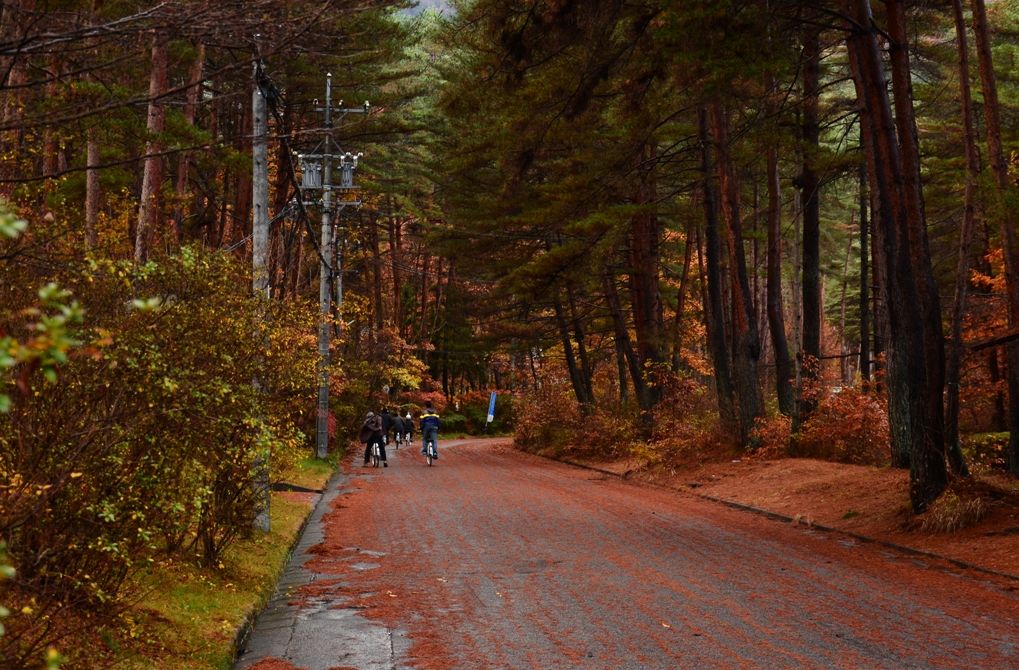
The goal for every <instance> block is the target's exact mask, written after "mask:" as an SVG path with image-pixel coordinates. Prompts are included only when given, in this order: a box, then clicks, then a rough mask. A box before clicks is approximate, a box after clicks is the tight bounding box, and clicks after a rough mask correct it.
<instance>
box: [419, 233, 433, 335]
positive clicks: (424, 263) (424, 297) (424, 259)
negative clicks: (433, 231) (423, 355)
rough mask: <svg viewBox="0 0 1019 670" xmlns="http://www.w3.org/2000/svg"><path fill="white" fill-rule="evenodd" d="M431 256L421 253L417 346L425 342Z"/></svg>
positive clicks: (425, 251) (424, 251)
mask: <svg viewBox="0 0 1019 670" xmlns="http://www.w3.org/2000/svg"><path fill="white" fill-rule="evenodd" d="M430 260H431V256H429V255H428V251H427V250H423V251H422V252H421V321H420V327H419V329H418V344H424V342H425V329H426V326H425V324H427V323H428V266H429V261H430Z"/></svg>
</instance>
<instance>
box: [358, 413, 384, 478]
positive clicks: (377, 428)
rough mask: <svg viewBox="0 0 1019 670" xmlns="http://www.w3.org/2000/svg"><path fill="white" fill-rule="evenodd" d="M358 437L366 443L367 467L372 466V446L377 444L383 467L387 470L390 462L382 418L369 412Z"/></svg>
mask: <svg viewBox="0 0 1019 670" xmlns="http://www.w3.org/2000/svg"><path fill="white" fill-rule="evenodd" d="M357 437H358V439H360V440H361V442H362V443H364V464H365V466H368V465H370V464H371V455H372V446H373V445H375V444H376V443H377V444H378V445H379V455H380V457H381V459H382V465H383V466H384V467H387V468H388V467H389V461H387V460H386V443H385V442H384V441H383V439H382V417H380V416H379V415H377V414H376V413H375V412H368V414H367V415H366V416H365V418H364V423H363V424H361V431H360V433H358V436H357Z"/></svg>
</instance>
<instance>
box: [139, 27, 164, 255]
mask: <svg viewBox="0 0 1019 670" xmlns="http://www.w3.org/2000/svg"><path fill="white" fill-rule="evenodd" d="M167 70H168V60H167V52H166V43H165V42H164V41H163V40H162V39H160V36H159V35H158V34H153V36H152V63H151V70H150V73H149V111H148V121H147V123H146V130H147V133H148V140H147V141H146V143H145V168H144V173H143V174H142V189H141V197H140V199H139V206H138V224H137V226H136V227H135V240H134V261H135V263H144V262H145V261H146V260H148V257H149V247H150V246H151V243H152V235H153V233H154V231H155V228H156V221H157V220H158V218H159V187H160V184H161V182H162V180H163V158H162V156H160V155H158V154H159V152H160V151H161V150H162V143H161V142H160V140H159V135H160V134H161V133H162V132H163V128H164V126H165V123H166V110H165V108H164V106H163V101H162V100H161V99H160V96H161V95H162V94H163V91H165V90H166V80H167Z"/></svg>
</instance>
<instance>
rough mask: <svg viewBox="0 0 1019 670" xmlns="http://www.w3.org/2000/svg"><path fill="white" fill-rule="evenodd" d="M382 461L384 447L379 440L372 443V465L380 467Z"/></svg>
mask: <svg viewBox="0 0 1019 670" xmlns="http://www.w3.org/2000/svg"><path fill="white" fill-rule="evenodd" d="M381 459H382V447H381V445H380V444H379V441H378V440H375V441H374V442H372V465H373V466H374V467H376V468H377V467H379V461H380V460H381Z"/></svg>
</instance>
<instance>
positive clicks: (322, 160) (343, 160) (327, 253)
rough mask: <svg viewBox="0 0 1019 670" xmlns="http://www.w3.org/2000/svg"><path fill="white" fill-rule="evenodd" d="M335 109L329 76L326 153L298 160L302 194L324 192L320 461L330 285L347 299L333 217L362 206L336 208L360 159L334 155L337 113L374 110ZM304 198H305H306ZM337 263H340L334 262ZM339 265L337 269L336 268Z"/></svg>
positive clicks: (324, 444) (325, 433)
mask: <svg viewBox="0 0 1019 670" xmlns="http://www.w3.org/2000/svg"><path fill="white" fill-rule="evenodd" d="M342 105H343V102H342V101H341V102H340V107H338V108H337V109H336V110H334V109H333V76H332V74H326V98H325V106H324V107H322V108H319V109H318V110H317V111H322V112H324V113H325V131H324V134H325V136H324V138H323V141H322V144H321V145H320V146H321V148H322V153H318V154H301V155H299V156H298V159H299V161H300V164H301V190H302V192H303V191H315V190H321V191H322V199H321V208H322V231H321V236H320V240H319V262H320V268H319V288H318V298H319V325H318V371H317V372H318V405H317V409H316V416H315V430H316V433H317V435H316V444H315V455H316V456H317V457H318V458H325V457H326V456H327V455H328V453H329V316H330V308H331V306H332V305H331V298H332V296H331V292H330V285H331V281H332V280H333V279H336V281H337V282H338V285H337V291H336V298H337V305H338V306H339V304H340V303H341V301H342V299H343V287H342V278H341V276H340V273H341V271H342V267H341V265H340V263H341V262H342V255H341V254H337V253H335V251H336V249H335V236H334V235H333V214H334V213H335V211H337V210H342V209H343V208H344V207H347V206H360V205H361V202H360V201H359V200H356V199H354V200H351V199H343V200H340V201H338V202H337V203H336V205H337V206H336V207H335V208H334V206H333V191H334V190H339V191H340V192H349V193H352V192H353V191H354V188H355V187H354V170H355V169H356V168H357V162H358V159H359V158H360V157H361V154H357V155H356V156H354V155H352V154H351V153H349V152H348V153H346V154H340V153H339V149H338V148H337V153H335V154H334V153H333V112H334V111H336V112H338V113H339V114H340V118H341V119H342V118H343V117H344V116H346V115H347V114H349V113H360V114H367V113H368V111H369V109H370V108H371V106H370V105H369V104H368V103H367V102H365V103H364V107H361V108H352V109H345V108H343V107H342ZM335 159H338V160H339V167H340V184H339V185H338V186H337V185H334V184H333V182H332V178H333V160H335ZM302 197H303V194H302ZM305 204H307V205H314V204H316V203H314V202H305ZM334 259H336V260H334ZM334 263H335V268H334V266H333V264H334Z"/></svg>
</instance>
